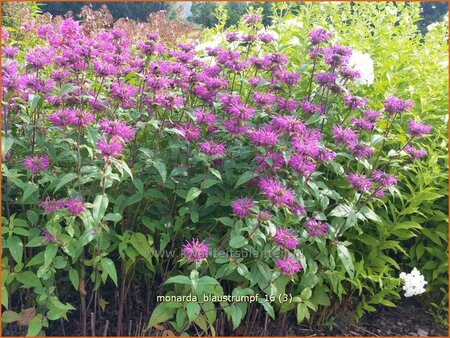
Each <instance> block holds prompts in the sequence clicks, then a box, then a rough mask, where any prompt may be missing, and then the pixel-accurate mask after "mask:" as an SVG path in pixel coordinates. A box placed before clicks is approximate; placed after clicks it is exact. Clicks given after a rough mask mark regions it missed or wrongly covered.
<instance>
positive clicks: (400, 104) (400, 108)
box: [384, 96, 413, 115]
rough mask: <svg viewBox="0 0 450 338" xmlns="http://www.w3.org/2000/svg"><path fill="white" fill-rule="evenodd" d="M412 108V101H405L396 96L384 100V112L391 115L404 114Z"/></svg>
mask: <svg viewBox="0 0 450 338" xmlns="http://www.w3.org/2000/svg"><path fill="white" fill-rule="evenodd" d="M412 107H413V103H412V102H411V101H409V100H408V101H403V100H401V99H399V98H397V97H395V96H389V97H388V98H387V99H386V100H384V110H385V111H387V112H388V113H389V114H391V115H394V114H396V113H402V112H404V111H406V110H409V109H411V108H412Z"/></svg>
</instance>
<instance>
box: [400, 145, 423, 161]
mask: <svg viewBox="0 0 450 338" xmlns="http://www.w3.org/2000/svg"><path fill="white" fill-rule="evenodd" d="M404 150H405V151H406V152H407V153H408V154H409V156H411V158H412V159H414V160H416V159H417V160H418V159H421V158H423V157H425V156H426V155H427V151H426V150H424V149H417V148H415V147H413V146H410V145H409V144H408V145H407V146H406V147H405V148H404Z"/></svg>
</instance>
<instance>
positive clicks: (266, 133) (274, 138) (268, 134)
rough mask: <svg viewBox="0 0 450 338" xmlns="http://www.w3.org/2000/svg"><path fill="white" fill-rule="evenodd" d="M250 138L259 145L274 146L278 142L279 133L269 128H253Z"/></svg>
mask: <svg viewBox="0 0 450 338" xmlns="http://www.w3.org/2000/svg"><path fill="white" fill-rule="evenodd" d="M248 138H249V139H250V141H251V142H252V143H253V144H254V145H255V146H257V147H258V146H261V147H272V146H274V145H276V144H277V142H278V135H277V133H276V132H274V131H271V130H268V129H258V130H253V131H251V132H250V133H249V134H248Z"/></svg>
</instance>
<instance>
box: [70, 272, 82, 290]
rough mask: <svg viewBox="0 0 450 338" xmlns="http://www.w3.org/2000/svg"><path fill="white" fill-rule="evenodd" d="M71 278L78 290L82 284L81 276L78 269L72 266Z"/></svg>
mask: <svg viewBox="0 0 450 338" xmlns="http://www.w3.org/2000/svg"><path fill="white" fill-rule="evenodd" d="M69 279H70V281H71V282H72V285H73V287H74V288H75V290H78V287H79V285H80V277H79V275H78V271H77V270H76V269H73V268H70V270H69Z"/></svg>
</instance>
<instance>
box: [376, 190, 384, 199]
mask: <svg viewBox="0 0 450 338" xmlns="http://www.w3.org/2000/svg"><path fill="white" fill-rule="evenodd" d="M374 196H375V197H376V198H383V197H384V191H383V189H381V188H378V189H377V190H376V191H375V194H374Z"/></svg>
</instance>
